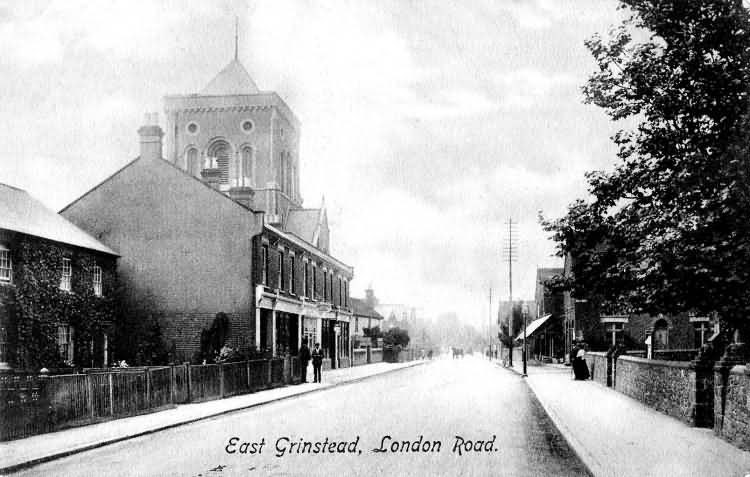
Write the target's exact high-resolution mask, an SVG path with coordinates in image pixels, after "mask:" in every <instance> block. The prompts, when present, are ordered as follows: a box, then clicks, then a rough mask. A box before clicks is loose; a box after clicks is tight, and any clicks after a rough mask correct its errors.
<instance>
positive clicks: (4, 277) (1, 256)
mask: <svg viewBox="0 0 750 477" xmlns="http://www.w3.org/2000/svg"><path fill="white" fill-rule="evenodd" d="M11 281H13V261H12V259H11V257H10V250H9V249H8V248H7V247H6V246H5V245H2V244H0V282H11Z"/></svg>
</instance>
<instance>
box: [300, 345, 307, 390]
mask: <svg viewBox="0 0 750 477" xmlns="http://www.w3.org/2000/svg"><path fill="white" fill-rule="evenodd" d="M299 363H300V366H302V382H303V383H306V382H307V365H308V364H309V363H310V348H308V347H307V340H304V341H303V342H302V346H300V348H299Z"/></svg>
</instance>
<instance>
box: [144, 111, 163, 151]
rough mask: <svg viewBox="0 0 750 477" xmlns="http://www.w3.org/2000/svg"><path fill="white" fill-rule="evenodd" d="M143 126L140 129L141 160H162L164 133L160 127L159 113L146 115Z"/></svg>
mask: <svg viewBox="0 0 750 477" xmlns="http://www.w3.org/2000/svg"><path fill="white" fill-rule="evenodd" d="M143 123H144V124H143V126H141V127H140V128H138V136H140V139H141V159H143V160H146V161H152V160H154V159H161V158H162V155H161V152H162V151H161V138H162V136H164V132H163V131H162V130H161V128H160V127H159V113H146V114H145V116H144V121H143Z"/></svg>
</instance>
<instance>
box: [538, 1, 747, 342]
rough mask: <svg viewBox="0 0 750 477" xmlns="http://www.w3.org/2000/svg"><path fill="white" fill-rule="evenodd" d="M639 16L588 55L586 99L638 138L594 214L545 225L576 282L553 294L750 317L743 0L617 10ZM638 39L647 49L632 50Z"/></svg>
mask: <svg viewBox="0 0 750 477" xmlns="http://www.w3.org/2000/svg"><path fill="white" fill-rule="evenodd" d="M619 8H621V9H623V10H625V11H627V12H629V14H630V16H629V17H628V18H627V19H626V20H625V21H624V23H623V24H622V25H620V26H619V27H618V28H615V29H613V30H612V31H611V32H610V34H609V35H608V37H607V38H603V37H601V36H599V35H595V36H594V37H593V38H591V39H590V40H588V41H587V42H586V46H587V47H588V48H589V50H590V51H591V53H592V55H593V56H594V59H595V60H596V63H597V66H598V70H597V71H596V72H595V73H593V74H592V75H591V77H590V78H589V81H588V83H587V84H586V85H585V86H584V88H583V92H584V96H585V101H586V102H587V103H590V104H595V105H597V106H600V107H601V108H603V109H604V110H605V111H606V113H607V114H608V115H609V116H610V117H611V118H612V119H613V120H616V121H620V120H626V121H627V122H628V123H631V124H635V126H634V127H633V128H630V129H623V130H621V131H619V132H617V133H616V134H615V135H614V137H613V140H614V142H615V143H616V144H617V146H618V148H619V152H618V157H619V161H618V164H617V166H616V167H615V169H614V170H613V171H611V172H603V171H597V172H592V173H589V174H587V178H588V182H589V191H590V193H591V195H592V198H591V200H589V201H583V200H579V201H577V202H575V203H574V204H572V205H571V206H570V207H569V209H568V212H567V214H566V215H565V216H564V217H562V218H560V219H558V220H551V221H550V220H545V219H544V218H541V221H542V225H543V227H544V228H545V230H547V231H549V232H551V233H552V234H553V239H554V240H555V241H556V242H557V244H558V248H557V251H558V254H559V255H560V256H565V255H567V254H570V255H571V256H572V257H573V259H574V260H573V267H572V272H573V273H572V277H567V278H566V279H557V280H553V282H555V283H553V284H552V285H553V286H557V287H561V288H565V289H569V290H571V291H572V292H573V294H574V296H577V297H579V298H594V299H595V300H597V302H598V303H600V304H601V306H603V307H604V308H605V309H606V308H609V309H618V310H619V311H629V312H630V311H632V312H641V311H642V312H647V313H675V312H683V311H694V312H698V313H701V314H708V313H711V312H716V313H718V314H719V316H720V318H721V319H722V321H723V322H725V323H726V324H727V325H728V327H729V328H732V329H745V330H747V328H748V318H747V317H748V316H749V313H750V293H748V289H749V288H748V285H750V190H749V189H748V179H750V161H749V160H748V158H749V157H750V155H749V152H750V147H748V141H749V140H750V127H749V126H750V124H749V122H748V112H749V111H750V100H749V99H748V85H749V84H750V21H749V19H748V11H747V10H746V9H745V8H744V7H743V6H742V2H741V1H740V0H694V1H690V2H686V1H679V0H620V7H619ZM636 36H638V37H645V39H643V40H636V39H635V38H636Z"/></svg>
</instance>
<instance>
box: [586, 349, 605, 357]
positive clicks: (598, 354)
mask: <svg viewBox="0 0 750 477" xmlns="http://www.w3.org/2000/svg"><path fill="white" fill-rule="evenodd" d="M586 354H587V355H588V354H590V355H594V356H601V357H603V358H606V357H607V352H606V351H587V352H586Z"/></svg>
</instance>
